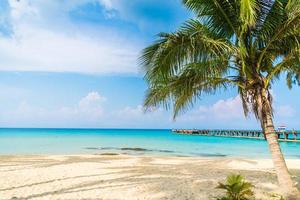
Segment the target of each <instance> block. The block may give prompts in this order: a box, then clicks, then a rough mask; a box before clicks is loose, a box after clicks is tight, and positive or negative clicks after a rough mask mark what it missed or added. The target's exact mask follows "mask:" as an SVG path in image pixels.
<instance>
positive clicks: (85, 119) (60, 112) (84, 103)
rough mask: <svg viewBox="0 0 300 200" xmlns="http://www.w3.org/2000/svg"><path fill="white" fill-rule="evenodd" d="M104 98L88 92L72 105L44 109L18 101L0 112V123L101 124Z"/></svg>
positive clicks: (38, 125)
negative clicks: (10, 107)
mask: <svg viewBox="0 0 300 200" xmlns="http://www.w3.org/2000/svg"><path fill="white" fill-rule="evenodd" d="M105 101H106V98H105V97H103V96H101V95H100V94H99V93H98V92H90V93H88V94H87V95H86V96H85V97H83V98H82V99H81V100H79V102H78V103H77V104H76V105H74V106H64V107H61V108H58V109H46V108H44V107H39V106H36V105H32V104H30V103H28V102H26V101H23V102H21V103H20V105H19V106H17V108H16V109H15V110H9V111H7V112H3V111H2V112H1V113H0V124H5V125H6V126H9V125H10V124H14V126H15V125H16V124H17V125H18V126H26V127H28V126H37V127H48V126H50V127H56V126H69V127H77V126H78V127H81V126H83V127H85V126H92V127H93V126H96V125H98V124H101V120H102V119H103V117H104V113H105V111H104V108H103V103H104V102H105Z"/></svg>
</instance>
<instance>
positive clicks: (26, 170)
mask: <svg viewBox="0 0 300 200" xmlns="http://www.w3.org/2000/svg"><path fill="white" fill-rule="evenodd" d="M287 165H288V166H289V168H290V170H291V173H292V174H293V177H294V179H295V181H296V182H299V181H300V159H287ZM231 173H240V174H242V175H243V176H245V177H246V179H247V180H249V181H251V182H252V183H253V184H254V185H256V188H255V193H256V196H257V199H273V197H271V196H272V195H274V194H275V193H276V192H277V191H278V190H279V188H278V186H277V182H276V175H275V172H274V170H273V169H272V160H271V159H248V158H228V157H225V158H224V157H223V158H216V157H175V156H165V155H164V156H157V155H149V154H148V155H124V154H119V155H108V154H107V155H100V154H97V155H95V154H89V155H88V154H84V155H83V154H76V155H23V156H22V155H0V199H11V198H13V197H16V198H17V199H18V198H19V199H108V200H119V199H120V200H121V199H122V200H123V199H125V200H126V199H128V200H134V199H175V200H181V199H187V198H188V199H216V198H215V197H216V196H219V195H222V194H223V191H220V190H218V189H215V187H216V186H217V184H218V182H219V181H224V179H225V178H226V176H227V175H229V174H231ZM274 200H276V198H275V197H274Z"/></svg>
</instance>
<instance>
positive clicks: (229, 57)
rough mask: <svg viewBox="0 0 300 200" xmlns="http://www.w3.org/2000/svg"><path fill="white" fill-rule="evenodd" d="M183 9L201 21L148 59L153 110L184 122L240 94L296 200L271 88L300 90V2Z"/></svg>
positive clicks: (242, 0)
mask: <svg viewBox="0 0 300 200" xmlns="http://www.w3.org/2000/svg"><path fill="white" fill-rule="evenodd" d="M183 5H184V6H185V7H186V8H187V9H189V10H190V11H192V12H193V14H194V17H193V18H192V19H189V20H187V21H186V22H185V23H184V24H183V25H182V26H181V27H179V28H178V30H177V31H174V32H171V33H160V34H158V39H157V40H156V41H155V42H154V43H153V44H152V45H150V46H148V47H147V48H145V49H144V50H143V52H142V55H141V58H140V61H141V65H142V66H143V70H144V72H145V76H144V77H145V80H146V81H147V83H148V90H147V92H146V98H145V101H144V105H145V107H146V108H149V109H150V110H151V109H152V108H153V107H158V106H163V107H165V108H166V109H171V110H172V111H173V113H174V115H173V116H174V118H176V117H177V116H178V114H180V113H183V112H185V111H187V110H188V109H189V108H191V107H192V106H193V105H195V103H196V102H197V101H198V100H199V99H201V98H202V97H204V96H206V95H212V94H215V93H216V92H219V91H227V90H228V89H230V90H232V89H235V90H236V91H237V93H238V94H239V96H240V98H241V102H242V105H243V109H244V113H245V116H249V114H250V113H252V114H254V116H255V117H256V119H257V120H258V122H259V123H260V125H261V128H262V130H263V132H264V136H265V139H266V140H267V142H268V145H269V149H270V152H271V155H272V159H273V163H274V168H275V170H276V174H277V178H278V182H279V186H280V188H281V189H282V192H283V193H284V194H285V196H286V197H288V196H291V197H292V198H291V199H293V198H294V197H295V196H297V195H299V191H298V190H297V189H296V187H295V184H294V183H293V180H292V178H291V176H290V173H289V171H288V168H287V165H286V162H285V159H284V157H283V154H282V151H281V148H280V145H279V143H278V138H277V134H276V132H275V127H274V123H273V104H272V99H273V98H272V93H271V88H272V86H273V85H274V84H275V83H276V81H278V80H279V79H280V78H284V79H285V81H286V85H287V87H288V88H292V86H293V85H299V84H300V1H299V0H267V1H266V0H226V1H224V0H183ZM293 196H294V197H293ZM295 198H298V197H295Z"/></svg>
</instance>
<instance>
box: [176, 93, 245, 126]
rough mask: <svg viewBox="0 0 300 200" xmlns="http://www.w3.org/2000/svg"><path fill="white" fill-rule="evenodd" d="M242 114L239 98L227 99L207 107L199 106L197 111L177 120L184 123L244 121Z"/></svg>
mask: <svg viewBox="0 0 300 200" xmlns="http://www.w3.org/2000/svg"><path fill="white" fill-rule="evenodd" d="M244 118H245V116H244V112H243V107H242V102H241V99H240V97H239V96H236V97H234V98H229V99H225V100H224V99H221V100H219V101H217V102H216V103H214V104H213V105H208V106H203V105H202V106H199V107H198V109H196V110H193V111H191V112H189V113H187V114H185V115H183V116H182V117H179V120H184V121H190V120H193V121H205V120H211V121H212V120H218V121H222V120H224V121H232V120H236V119H244Z"/></svg>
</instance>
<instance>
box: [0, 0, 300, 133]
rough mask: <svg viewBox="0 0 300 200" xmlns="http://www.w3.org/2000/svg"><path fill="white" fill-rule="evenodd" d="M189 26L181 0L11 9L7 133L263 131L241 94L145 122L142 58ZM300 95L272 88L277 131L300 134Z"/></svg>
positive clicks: (4, 98) (2, 117) (4, 87)
mask: <svg viewBox="0 0 300 200" xmlns="http://www.w3.org/2000/svg"><path fill="white" fill-rule="evenodd" d="M189 17H192V15H191V13H189V12H188V11H187V10H186V9H185V8H184V7H183V6H182V5H181V2H180V0H169V1H161V0H130V1H129V0H43V1H37V0H1V1H0V127H50V128H54V127H63V128H213V129H219V128H226V129H258V128H259V124H258V122H257V121H256V120H255V119H253V117H251V116H250V117H249V118H247V119H246V118H245V117H244V115H243V111H242V106H241V101H240V99H239V97H238V96H237V93H236V91H235V90H233V89H232V90H229V91H226V93H217V94H215V95H213V96H205V97H203V98H202V99H201V100H199V101H198V102H197V103H196V104H195V106H194V107H193V108H191V110H189V111H188V112H187V113H185V114H182V115H180V116H179V117H178V118H177V119H176V121H174V120H173V119H172V113H171V112H170V111H165V110H164V109H163V108H156V109H154V110H153V111H152V112H147V113H144V109H143V106H142V105H143V99H144V94H145V90H146V89H147V85H146V83H145V82H144V80H143V71H142V69H141V67H140V66H139V65H138V57H139V54H140V52H141V50H142V49H143V48H145V47H146V46H147V45H149V44H151V42H153V41H154V40H155V39H156V35H157V34H158V33H160V32H171V31H174V30H176V28H177V27H178V26H180V24H182V23H183V22H184V21H185V20H187V19H188V18H189ZM299 91H300V89H299V88H297V87H295V88H294V89H293V90H288V89H287V87H286V86H285V82H284V80H281V81H279V82H277V83H276V85H275V86H274V88H272V93H273V95H274V108H275V124H276V126H279V125H286V126H287V127H288V128H295V129H297V128H298V129H299V127H300V117H299V116H298V113H300V106H299V103H298V102H299V97H300V93H299Z"/></svg>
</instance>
